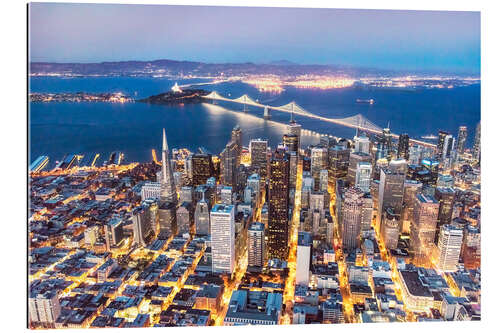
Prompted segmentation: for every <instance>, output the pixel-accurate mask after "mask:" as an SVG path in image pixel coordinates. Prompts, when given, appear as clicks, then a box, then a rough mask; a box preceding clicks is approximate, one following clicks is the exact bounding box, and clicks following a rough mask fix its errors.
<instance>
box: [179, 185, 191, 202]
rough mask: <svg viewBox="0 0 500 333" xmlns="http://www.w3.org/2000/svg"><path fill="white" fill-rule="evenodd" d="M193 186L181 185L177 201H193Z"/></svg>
mask: <svg viewBox="0 0 500 333" xmlns="http://www.w3.org/2000/svg"><path fill="white" fill-rule="evenodd" d="M193 197H194V193H193V188H192V187H191V186H183V187H181V190H180V193H179V201H180V202H193Z"/></svg>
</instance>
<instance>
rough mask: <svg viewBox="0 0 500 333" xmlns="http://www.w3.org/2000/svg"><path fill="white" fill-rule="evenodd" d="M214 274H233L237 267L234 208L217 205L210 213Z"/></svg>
mask: <svg viewBox="0 0 500 333" xmlns="http://www.w3.org/2000/svg"><path fill="white" fill-rule="evenodd" d="M210 236H211V237H210V238H211V242H212V272H214V273H227V274H233V272H234V267H235V261H236V259H235V244H234V242H235V223H234V206H233V205H220V204H216V205H215V206H214V207H213V208H212V211H211V212H210Z"/></svg>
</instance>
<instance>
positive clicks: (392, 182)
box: [376, 168, 406, 231]
mask: <svg viewBox="0 0 500 333" xmlns="http://www.w3.org/2000/svg"><path fill="white" fill-rule="evenodd" d="M405 176H406V175H405V174H404V173H400V172H398V171H394V170H391V169H390V168H385V169H382V170H381V171H380V183H379V191H378V195H379V197H378V209H377V212H378V214H377V226H376V228H377V230H378V231H380V225H381V221H382V215H383V212H384V211H385V209H386V208H387V207H391V208H392V209H393V210H394V213H395V214H397V215H400V214H401V213H402V210H403V194H404V182H405Z"/></svg>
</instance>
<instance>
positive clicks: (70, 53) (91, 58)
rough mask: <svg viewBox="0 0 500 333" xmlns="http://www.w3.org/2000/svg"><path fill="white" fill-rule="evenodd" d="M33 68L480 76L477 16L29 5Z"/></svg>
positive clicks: (174, 7) (478, 20)
mask: <svg viewBox="0 0 500 333" xmlns="http://www.w3.org/2000/svg"><path fill="white" fill-rule="evenodd" d="M29 15H30V35H31V36H30V52H31V54H30V55H31V57H30V60H31V61H36V62H38V61H44V62H101V61H121V60H154V59H177V60H193V61H202V62H215V63H218V62H247V61H251V62H256V63H265V62H270V61H275V60H280V59H286V60H289V61H292V62H296V63H300V64H339V65H353V66H367V67H377V68H387V69H401V70H415V71H446V72H456V73H470V74H475V75H478V74H479V72H480V13H479V12H445V11H439V12H438V11H392V10H347V9H307V8H248V7H246V8H245V7H240V8H236V7H199V6H168V5H105V4H54V3H33V4H31V5H30V12H29Z"/></svg>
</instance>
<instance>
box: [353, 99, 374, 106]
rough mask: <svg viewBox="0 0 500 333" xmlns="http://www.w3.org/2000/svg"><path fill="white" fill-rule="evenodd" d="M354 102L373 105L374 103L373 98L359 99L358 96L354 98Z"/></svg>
mask: <svg viewBox="0 0 500 333" xmlns="http://www.w3.org/2000/svg"><path fill="white" fill-rule="evenodd" d="M356 103H359V104H370V105H373V104H374V103H375V100H374V99H373V98H370V99H360V98H358V99H357V100H356Z"/></svg>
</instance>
